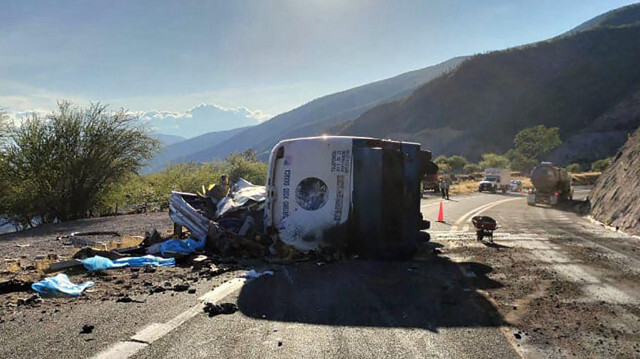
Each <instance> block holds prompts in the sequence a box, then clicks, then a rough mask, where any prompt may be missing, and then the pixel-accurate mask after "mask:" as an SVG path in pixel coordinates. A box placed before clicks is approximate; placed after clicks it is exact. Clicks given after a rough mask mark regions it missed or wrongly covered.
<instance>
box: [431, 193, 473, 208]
mask: <svg viewBox="0 0 640 359" xmlns="http://www.w3.org/2000/svg"><path fill="white" fill-rule="evenodd" d="M478 197H484V196H483V195H477V196H469V197H459V198H460V199H463V200H465V201H466V200H468V199H472V198H478ZM440 201H443V202H444V201H446V200H444V199H443V200H440ZM440 201H438V202H433V203H427V204H423V205H422V206H420V208H425V207H429V206H437V205H439V204H440Z"/></svg>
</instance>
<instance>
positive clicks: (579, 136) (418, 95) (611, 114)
mask: <svg viewBox="0 0 640 359" xmlns="http://www.w3.org/2000/svg"><path fill="white" fill-rule="evenodd" d="M639 21H640V5H633V6H629V7H625V8H622V9H619V10H617V11H614V12H611V13H609V14H608V15H606V16H604V17H600V18H599V19H598V21H592V22H591V23H590V24H589V26H587V27H582V28H581V29H580V31H574V32H572V33H570V34H565V35H564V36H559V37H557V38H554V39H551V40H549V41H544V42H540V43H536V44H532V45H528V46H521V47H518V48H514V49H508V50H505V51H497V52H492V53H488V54H482V55H477V56H474V57H473V58H471V59H469V60H467V61H465V62H464V63H462V64H461V65H460V66H459V67H458V68H457V69H456V70H455V71H453V72H451V73H449V74H446V75H444V76H442V77H440V78H438V79H435V80H433V81H430V82H429V83H427V84H426V85H424V86H422V87H421V88H419V89H417V90H416V91H415V92H414V93H413V94H412V95H411V96H409V97H408V98H407V99H403V100H399V101H395V102H390V103H386V104H383V105H380V106H377V107H375V108H373V109H371V110H369V111H367V112H366V113H364V114H363V115H362V116H360V117H359V118H357V119H355V120H353V121H350V122H348V123H347V124H346V125H343V126H341V127H338V128H336V129H335V131H333V132H334V133H337V134H344V135H361V136H375V137H390V138H394V139H401V140H413V141H417V142H421V143H422V144H423V145H424V146H426V147H429V148H431V149H432V150H433V151H434V153H437V154H457V153H459V154H463V155H465V156H466V157H468V158H470V159H473V160H476V159H478V157H479V156H480V155H481V154H482V153H486V152H499V153H503V152H505V151H506V150H508V149H509V148H510V147H512V145H513V143H512V141H513V136H514V135H515V134H516V133H517V132H518V131H520V130H522V129H524V128H527V127H531V126H534V125H540V124H542V125H546V126H550V127H560V135H561V138H562V139H563V141H565V143H566V144H565V145H564V146H563V148H561V149H559V150H558V152H557V153H556V154H555V156H556V158H555V159H556V162H559V163H567V162H573V161H582V162H585V163H586V162H589V161H591V160H593V159H595V158H601V157H603V155H611V154H614V153H615V151H616V150H617V149H618V148H619V147H620V146H621V145H622V144H623V143H624V140H625V139H626V135H627V133H629V131H632V130H634V129H635V128H637V127H638V126H639V125H640V117H638V116H633V115H632V114H634V113H635V112H636V111H637V109H638V107H637V101H636V99H637V96H638V94H639V93H640V66H638V64H639V63H640V22H639ZM612 119H613V120H612ZM585 149H586V151H585Z"/></svg>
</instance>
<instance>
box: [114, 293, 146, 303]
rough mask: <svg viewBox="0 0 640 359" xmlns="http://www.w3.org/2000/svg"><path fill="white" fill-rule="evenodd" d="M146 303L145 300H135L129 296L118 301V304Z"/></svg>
mask: <svg viewBox="0 0 640 359" xmlns="http://www.w3.org/2000/svg"><path fill="white" fill-rule="evenodd" d="M144 302H145V301H144V300H137V299H133V298H131V297H129V296H128V295H125V296H123V297H120V298H118V299H116V303H144Z"/></svg>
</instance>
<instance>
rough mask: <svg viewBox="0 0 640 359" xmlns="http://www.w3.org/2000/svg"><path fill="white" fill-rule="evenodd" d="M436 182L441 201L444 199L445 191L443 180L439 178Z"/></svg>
mask: <svg viewBox="0 0 640 359" xmlns="http://www.w3.org/2000/svg"><path fill="white" fill-rule="evenodd" d="M438 182H439V183H438V185H439V186H440V194H442V199H445V193H446V191H445V189H444V179H443V178H441V179H440V180H439V181H438Z"/></svg>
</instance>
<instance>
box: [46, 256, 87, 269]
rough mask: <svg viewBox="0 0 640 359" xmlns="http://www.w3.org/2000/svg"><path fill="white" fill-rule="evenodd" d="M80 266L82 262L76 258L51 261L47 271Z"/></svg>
mask: <svg viewBox="0 0 640 359" xmlns="http://www.w3.org/2000/svg"><path fill="white" fill-rule="evenodd" d="M80 266H82V262H81V261H80V260H78V259H69V260H67V261H61V262H56V263H51V265H50V266H49V271H51V272H58V271H61V270H64V269H69V268H73V267H80Z"/></svg>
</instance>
